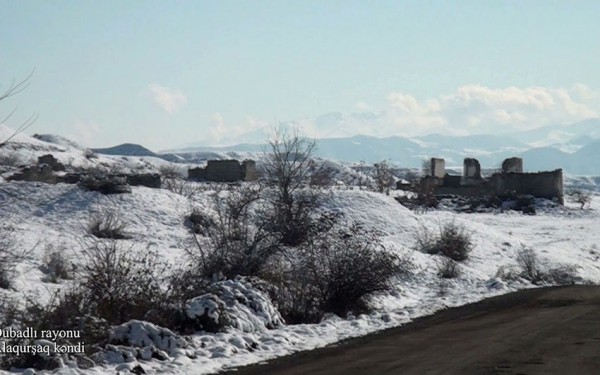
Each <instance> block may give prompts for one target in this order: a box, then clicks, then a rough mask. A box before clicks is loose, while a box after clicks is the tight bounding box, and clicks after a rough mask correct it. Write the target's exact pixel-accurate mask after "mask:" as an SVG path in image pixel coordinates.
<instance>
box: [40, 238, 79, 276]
mask: <svg viewBox="0 0 600 375" xmlns="http://www.w3.org/2000/svg"><path fill="white" fill-rule="evenodd" d="M65 251H66V250H65V249H64V248H56V247H54V246H52V245H46V248H45V250H44V257H43V258H42V266H41V267H40V269H41V271H42V272H44V273H45V274H46V280H47V281H49V282H52V283H58V282H59V281H60V280H71V279H72V278H73V264H71V262H70V261H69V260H68V259H67V257H66V254H65Z"/></svg>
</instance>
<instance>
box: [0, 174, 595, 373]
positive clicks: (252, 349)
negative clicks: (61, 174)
mask: <svg viewBox="0 0 600 375" xmlns="http://www.w3.org/2000/svg"><path fill="white" fill-rule="evenodd" d="M207 194H208V193H207ZM202 199H203V198H200V201H202ZM329 206H330V207H329V208H331V209H333V210H339V211H341V212H343V213H344V214H345V215H346V217H348V218H351V219H352V220H354V221H356V222H359V223H362V224H364V225H365V227H368V228H371V229H376V230H378V231H379V232H380V233H381V235H382V239H383V242H384V244H385V246H386V247H387V248H388V249H389V250H390V251H396V252H399V253H401V254H403V255H405V256H408V257H409V258H410V259H411V260H412V262H413V263H414V266H415V267H416V269H415V271H414V275H413V277H412V278H409V279H403V280H398V281H397V285H396V288H395V290H394V291H393V292H391V293H387V294H385V295H380V296H377V297H376V303H377V305H378V306H379V309H378V311H377V312H375V313H373V314H371V315H359V316H349V317H348V318H346V319H342V318H340V317H335V316H331V317H329V318H328V319H326V320H324V321H323V322H321V323H320V324H301V325H288V326H286V325H284V326H282V327H280V328H276V329H271V330H262V331H253V332H244V330H243V329H238V330H236V329H231V330H229V331H228V332H225V333H217V334H208V333H206V334H203V333H198V334H196V335H194V336H192V337H191V339H190V340H191V342H190V345H189V346H188V347H187V348H186V351H185V352H181V354H177V353H179V352H176V354H175V356H174V357H172V358H171V359H169V360H167V361H157V360H152V361H141V364H142V366H143V367H144V369H145V370H146V371H147V373H172V374H191V373H194V374H195V373H197V374H202V373H210V372H215V371H218V370H221V369H224V368H229V367H232V366H240V365H245V364H249V363H253V362H258V361H264V360H267V359H270V358H274V357H277V356H281V355H285V354H289V353H293V352H297V351H300V350H308V349H313V348H316V347H321V346H324V345H327V344H331V343H334V342H336V341H339V340H342V339H345V338H349V337H354V336H359V335H364V334H367V333H370V332H373V331H377V330H380V329H384V328H389V327H393V326H397V325H400V324H405V323H408V322H410V321H411V320H412V319H414V318H416V317H419V316H423V315H427V314H431V313H433V312H435V311H437V310H439V309H443V308H446V307H449V306H457V305H461V304H465V303H469V302H474V301H477V300H481V299H483V298H486V297H490V296H493V295H497V294H500V293H507V292H510V291H514V290H517V289H521V288H527V287H532V285H531V284H529V283H526V282H523V281H521V282H513V283H510V282H505V281H501V280H496V279H494V277H495V275H496V272H497V271H498V268H499V267H500V266H507V265H512V264H514V262H515V261H514V259H515V254H516V252H517V251H518V250H519V249H520V248H521V246H522V245H526V246H529V247H531V248H533V249H534V250H535V251H536V252H537V253H538V255H539V257H540V261H541V262H542V263H543V264H548V265H557V264H574V265H577V266H578V267H579V268H578V272H579V275H580V276H582V277H583V278H585V279H586V280H589V281H592V282H595V283H598V282H600V266H599V264H600V262H598V258H599V257H600V249H599V248H598V244H599V243H600V231H598V230H597V229H598V228H599V223H600V217H599V216H600V215H599V214H598V212H597V211H595V210H584V211H582V210H578V209H576V208H575V207H570V208H566V209H562V210H548V211H543V210H541V212H540V213H539V214H538V215H536V216H528V215H523V214H521V213H518V212H512V211H508V212H506V213H485V214H456V213H452V212H448V211H430V212H428V213H424V214H415V213H413V212H412V211H409V210H408V209H406V208H405V207H403V206H401V205H400V204H398V203H397V202H396V201H395V200H394V199H393V198H390V197H387V196H385V195H382V194H378V193H373V192H366V191H358V190H341V191H334V192H333V195H332V198H331V201H330V202H329ZM107 207H109V208H110V209H113V210H117V211H118V212H120V213H121V215H122V216H123V218H124V220H125V221H126V222H128V223H129V224H130V226H129V228H128V230H129V232H130V233H131V234H132V237H133V238H132V239H131V240H126V241H129V242H131V243H132V244H135V245H136V246H141V247H145V246H151V247H153V248H155V249H156V250H157V251H159V252H160V254H161V255H162V256H163V257H164V258H165V259H169V260H171V261H172V262H173V263H177V262H178V260H179V259H180V256H181V255H182V254H183V249H182V246H183V245H182V244H183V243H184V242H185V240H186V239H187V238H188V236H189V234H188V230H187V228H186V227H185V226H184V225H183V222H184V218H185V215H186V214H188V213H189V212H190V210H191V206H190V203H189V201H188V200H187V199H185V198H184V197H181V196H179V195H176V194H173V193H171V192H169V191H166V190H158V189H149V188H144V187H134V188H133V189H132V193H131V194H122V195H112V196H104V195H101V194H99V193H96V192H88V191H83V190H81V189H79V188H78V187H76V186H73V185H65V184H58V185H47V184H43V183H32V182H11V183H7V182H5V183H0V217H2V218H3V220H10V222H11V223H14V225H15V227H16V229H17V238H18V243H19V244H20V246H22V247H25V248H35V251H34V254H33V255H32V256H31V258H30V259H28V260H27V261H26V262H25V263H23V264H21V265H20V266H19V271H20V272H19V276H18V278H17V283H16V289H17V290H18V291H19V292H18V293H22V292H34V291H37V293H40V295H41V296H42V297H43V296H44V295H46V296H47V295H48V294H49V292H50V291H52V290H54V289H55V288H57V287H58V286H57V285H56V284H50V283H45V282H43V281H42V280H43V276H44V275H43V273H42V272H41V271H40V270H39V267H40V265H41V257H42V255H43V254H42V253H43V247H44V246H43V245H44V244H60V245H61V246H63V247H64V248H67V249H69V251H70V253H71V257H72V259H73V260H74V261H76V259H77V254H78V251H79V249H80V247H81V243H82V241H84V240H85V238H86V234H85V226H86V223H87V220H89V217H90V215H91V214H92V213H93V212H95V211H97V210H100V209H102V208H104V209H106V208H107ZM450 221H454V222H455V223H457V224H460V225H463V226H465V228H467V230H468V231H469V232H472V233H473V239H474V242H475V248H474V250H473V252H472V253H471V256H470V258H469V260H468V261H466V262H465V263H464V264H462V265H461V266H460V267H461V270H462V274H461V276H460V277H459V278H458V279H454V280H449V281H440V279H439V278H438V277H437V276H436V270H437V268H436V264H437V259H438V257H436V256H431V255H427V254H422V253H419V252H417V251H414V250H413V244H414V233H415V232H417V231H418V230H421V228H423V227H427V228H430V229H436V228H438V227H439V226H440V225H441V224H443V223H447V222H450ZM15 293H17V292H15ZM190 350H191V352H192V353H193V355H189V354H190V353H189V352H190ZM183 353H187V355H186V354H183ZM190 357H193V358H194V359H192V358H190ZM137 364H138V362H137V361H136V360H134V359H131V362H129V363H115V364H113V365H111V366H107V367H96V368H93V369H90V370H85V371H84V370H79V369H73V368H64V369H62V370H60V371H59V373H64V374H69V373H73V374H74V373H89V374H96V373H112V374H114V373H115V371H116V370H117V368H118V370H125V369H128V368H132V367H134V366H135V365H137Z"/></svg>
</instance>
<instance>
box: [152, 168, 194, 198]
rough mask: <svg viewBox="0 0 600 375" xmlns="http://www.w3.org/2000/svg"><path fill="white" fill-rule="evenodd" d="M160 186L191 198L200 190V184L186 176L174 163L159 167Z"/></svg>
mask: <svg viewBox="0 0 600 375" xmlns="http://www.w3.org/2000/svg"><path fill="white" fill-rule="evenodd" d="M160 176H161V180H162V187H163V188H164V189H167V190H169V191H170V192H172V193H175V194H179V195H182V196H184V197H187V198H192V197H193V196H195V195H197V194H198V193H200V192H201V190H202V189H201V187H200V186H201V185H200V184H198V183H197V182H194V181H190V180H188V179H187V178H186V176H185V174H184V172H183V171H182V170H181V169H180V168H178V167H177V166H176V165H173V164H171V165H164V166H162V167H161V168H160Z"/></svg>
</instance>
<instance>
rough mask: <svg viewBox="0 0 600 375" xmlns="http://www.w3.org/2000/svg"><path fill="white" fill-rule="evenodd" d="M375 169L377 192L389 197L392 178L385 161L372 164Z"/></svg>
mask: <svg viewBox="0 0 600 375" xmlns="http://www.w3.org/2000/svg"><path fill="white" fill-rule="evenodd" d="M373 166H374V167H375V184H376V188H377V191H379V192H380V193H385V194H387V195H390V187H391V186H392V184H393V183H394V176H393V175H392V170H391V169H390V166H389V164H388V162H387V160H382V161H380V162H379V163H375V164H373Z"/></svg>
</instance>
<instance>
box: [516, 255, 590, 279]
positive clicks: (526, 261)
mask: <svg viewBox="0 0 600 375" xmlns="http://www.w3.org/2000/svg"><path fill="white" fill-rule="evenodd" d="M517 265H518V267H519V269H520V271H521V272H520V276H521V277H522V278H524V279H526V280H529V281H531V282H532V283H533V284H543V283H554V284H559V285H573V284H581V283H583V282H584V280H583V279H582V278H581V277H579V276H577V267H575V266H572V265H565V264H562V265H559V266H557V267H554V268H549V269H545V270H544V269H542V268H541V267H540V265H539V262H538V259H537V255H536V254H535V251H533V249H531V248H528V247H526V246H524V245H523V246H522V248H521V250H519V251H518V252H517Z"/></svg>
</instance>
